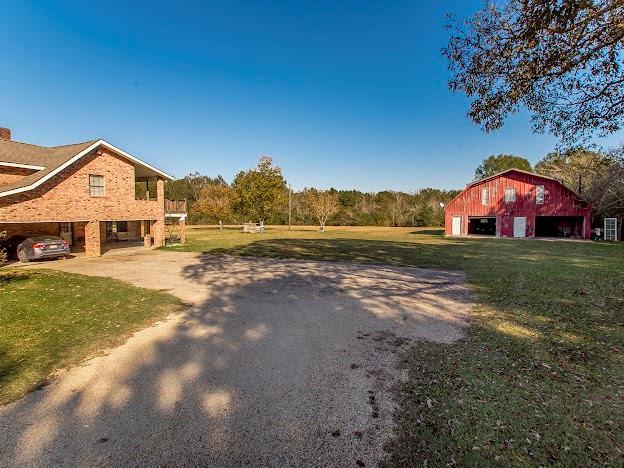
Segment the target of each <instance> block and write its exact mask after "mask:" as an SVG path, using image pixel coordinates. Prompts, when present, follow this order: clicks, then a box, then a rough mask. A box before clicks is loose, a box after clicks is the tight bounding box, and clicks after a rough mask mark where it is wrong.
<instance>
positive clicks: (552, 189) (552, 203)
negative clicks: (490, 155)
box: [445, 171, 591, 239]
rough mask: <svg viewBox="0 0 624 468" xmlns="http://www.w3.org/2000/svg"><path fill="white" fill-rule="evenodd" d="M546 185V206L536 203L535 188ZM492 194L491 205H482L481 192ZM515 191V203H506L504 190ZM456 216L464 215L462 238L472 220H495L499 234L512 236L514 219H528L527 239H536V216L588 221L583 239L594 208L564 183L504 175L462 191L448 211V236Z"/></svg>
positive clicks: (446, 225) (446, 215) (524, 175)
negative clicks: (567, 217)
mask: <svg viewBox="0 0 624 468" xmlns="http://www.w3.org/2000/svg"><path fill="white" fill-rule="evenodd" d="M537 185H543V186H544V204H543V205H536V204H535V195H536V186H537ZM484 187H487V188H488V189H489V191H490V200H489V204H488V206H484V205H483V204H482V203H481V194H482V189H483V188H484ZM512 187H513V188H515V189H516V201H515V202H510V203H506V202H505V188H512ZM453 216H461V218H462V227H461V231H462V232H461V235H468V218H469V217H473V216H474V217H489V216H491V217H496V235H497V236H498V237H513V218H514V217H516V216H525V217H526V218H527V223H526V227H527V232H526V235H527V237H534V236H535V221H536V216H580V217H583V218H584V219H585V230H584V237H585V238H586V239H588V238H589V237H590V232H591V207H589V206H587V204H586V203H583V202H580V201H579V200H578V197H577V195H576V194H575V193H574V192H572V191H571V190H569V189H568V188H566V187H565V186H564V185H562V184H561V183H559V182H557V181H555V180H551V179H547V178H543V177H540V176H539V175H537V174H528V173H524V172H516V171H511V172H505V173H502V174H501V175H500V176H498V177H494V178H491V179H486V180H485V181H483V182H482V183H476V184H474V185H472V186H469V187H468V188H466V189H465V190H464V191H463V192H461V193H460V194H459V195H458V196H457V197H456V198H455V199H454V200H453V201H451V203H449V204H448V206H447V207H446V209H445V234H446V235H451V222H452V217H453Z"/></svg>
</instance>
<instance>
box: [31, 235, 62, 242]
mask: <svg viewBox="0 0 624 468" xmlns="http://www.w3.org/2000/svg"><path fill="white" fill-rule="evenodd" d="M31 239H32V240H33V241H34V242H61V241H62V240H63V239H61V238H60V237H56V236H39V237H31Z"/></svg>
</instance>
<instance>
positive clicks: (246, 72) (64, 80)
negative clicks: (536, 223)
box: [0, 0, 624, 191]
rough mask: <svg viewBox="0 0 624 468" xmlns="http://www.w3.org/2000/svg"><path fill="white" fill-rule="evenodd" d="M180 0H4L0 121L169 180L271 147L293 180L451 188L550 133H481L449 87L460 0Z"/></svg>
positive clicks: (243, 160) (521, 124)
mask: <svg viewBox="0 0 624 468" xmlns="http://www.w3.org/2000/svg"><path fill="white" fill-rule="evenodd" d="M34 3H36V4H34ZM182 3H183V2H180V5H178V3H176V2H170V1H169V2H160V1H149V2H139V1H136V2H135V1H133V2H112V1H111V2H97V3H96V2H84V1H65V2H51V1H39V2H32V4H31V2H6V3H3V6H2V12H3V15H2V18H0V43H2V44H3V47H2V60H1V61H0V96H1V98H0V126H4V127H9V128H11V129H12V132H13V137H14V139H16V140H19V141H26V142H30V143H37V144H42V145H47V146H53V145H61V144H67V143H71V142H76V141H82V140H89V139H93V138H104V139H106V140H107V141H110V142H111V143H113V144H115V145H117V146H120V147H121V148H123V149H125V150H126V151H128V152H130V153H132V154H135V155H136V156H138V157H141V158H143V159H145V160H147V161H149V162H151V163H153V164H155V165H157V166H158V167H160V168H162V169H163V170H166V171H168V172H170V173H172V174H174V175H175V176H177V177H181V176H184V175H185V174H187V173H189V172H191V171H199V172H201V173H205V174H208V175H213V176H216V175H217V174H222V175H223V176H224V177H225V178H226V179H227V180H229V181H231V180H232V178H233V176H234V175H235V174H236V173H237V172H238V171H239V170H241V169H246V168H249V167H251V166H253V165H255V162H256V160H257V158H258V156H260V155H262V154H270V155H272V156H273V158H274V160H275V162H276V163H277V164H278V165H280V166H281V167H282V168H283V170H284V174H285V176H286V177H287V179H288V180H289V181H290V182H291V183H292V184H293V186H294V187H295V188H303V187H304V186H316V187H321V188H328V187H330V186H333V187H336V188H357V189H360V190H366V191H378V190H383V189H394V190H405V191H413V190H416V189H418V188H422V187H428V186H433V187H440V188H458V187H462V186H463V185H465V183H466V182H468V181H469V180H470V179H471V178H472V176H473V172H474V169H475V167H476V166H477V165H478V164H479V162H480V161H481V160H482V159H483V158H484V157H486V156H488V155H490V154H497V153H501V152H505V153H514V154H519V155H523V156H525V157H527V158H528V159H529V160H530V161H531V162H536V161H537V160H539V159H540V158H541V157H542V156H543V155H544V154H545V153H547V152H548V151H550V150H551V149H552V148H553V147H554V145H555V143H556V141H555V140H554V139H553V138H552V137H550V136H547V135H534V134H532V133H531V130H530V126H529V123H528V117H527V116H526V115H524V114H519V115H517V116H514V117H513V118H512V119H510V120H509V121H508V123H507V125H506V126H505V128H504V129H503V130H501V131H499V132H496V133H493V134H484V133H483V132H482V131H481V130H480V129H479V128H478V127H477V126H476V125H474V124H473V123H471V122H470V121H469V120H468V119H467V118H466V117H465V114H466V111H467V107H468V101H467V100H466V98H465V97H464V96H462V95H457V94H452V93H451V92H450V91H449V90H448V88H447V84H446V83H447V78H448V72H447V66H446V62H445V60H444V58H443V57H442V56H441V55H440V49H441V48H442V47H443V46H444V45H445V43H446V39H447V33H446V32H445V31H444V30H443V24H444V18H445V14H446V13H449V12H450V13H456V14H459V15H465V14H468V13H470V10H468V9H467V5H468V4H472V2H465V1H461V0H451V1H434V2H416V1H393V2H384V1H367V2H361V1H353V2H347V1H344V2H322V1H309V2H307V1H299V2H292V1H282V2H269V1H260V2H237V1H227V2H221V3H212V2H195V3H193V2H184V4H183V5H182ZM473 6H474V5H473ZM622 140H624V136H623V135H622V134H619V135H614V136H612V137H610V138H609V139H607V140H606V141H603V142H601V143H602V144H606V145H612V144H616V143H619V142H620V141H622Z"/></svg>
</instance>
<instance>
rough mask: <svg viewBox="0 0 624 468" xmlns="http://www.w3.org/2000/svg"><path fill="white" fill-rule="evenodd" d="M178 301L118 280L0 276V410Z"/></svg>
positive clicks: (52, 275) (9, 273)
mask: <svg viewBox="0 0 624 468" xmlns="http://www.w3.org/2000/svg"><path fill="white" fill-rule="evenodd" d="M178 304H179V301H178V300H177V299H176V298H175V297H173V296H171V295H169V294H165V293H161V292H156V291H149V290H146V289H141V288H136V287H133V286H130V285H128V284H126V283H122V282H120V281H115V280H111V279H107V278H95V277H87V276H81V275H72V274H69V273H59V272H53V271H36V270H19V271H13V270H7V269H3V270H0V404H6V403H8V402H10V401H12V400H15V399H17V398H19V397H20V396H22V395H23V394H24V393H26V392H28V391H31V390H33V389H36V388H38V387H40V386H41V385H43V384H45V382H46V380H47V378H48V377H49V376H50V374H51V373H52V372H53V371H54V370H56V369H59V368H63V367H67V366H70V365H72V364H76V363H78V362H80V361H81V360H83V359H85V358H86V357H89V356H93V355H96V354H97V353H98V352H101V351H102V350H103V349H106V348H108V347H111V346H113V345H116V344H119V343H121V342H122V341H123V340H124V339H125V338H127V337H128V336H129V335H130V333H131V332H133V331H135V330H138V329H141V328H143V327H145V326H146V325H148V324H150V323H152V322H154V321H155V320H157V319H159V318H162V317H165V316H167V314H169V313H170V312H172V311H174V310H175V309H176V308H177V307H178Z"/></svg>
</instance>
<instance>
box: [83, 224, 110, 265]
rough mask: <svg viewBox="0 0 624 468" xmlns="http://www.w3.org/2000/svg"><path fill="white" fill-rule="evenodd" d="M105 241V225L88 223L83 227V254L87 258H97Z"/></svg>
mask: <svg viewBox="0 0 624 468" xmlns="http://www.w3.org/2000/svg"><path fill="white" fill-rule="evenodd" d="M105 240H106V224H105V223H102V222H100V221H89V222H88V223H87V224H86V226H85V254H86V256H87V257H99V256H100V255H102V251H103V249H104V242H105Z"/></svg>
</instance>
